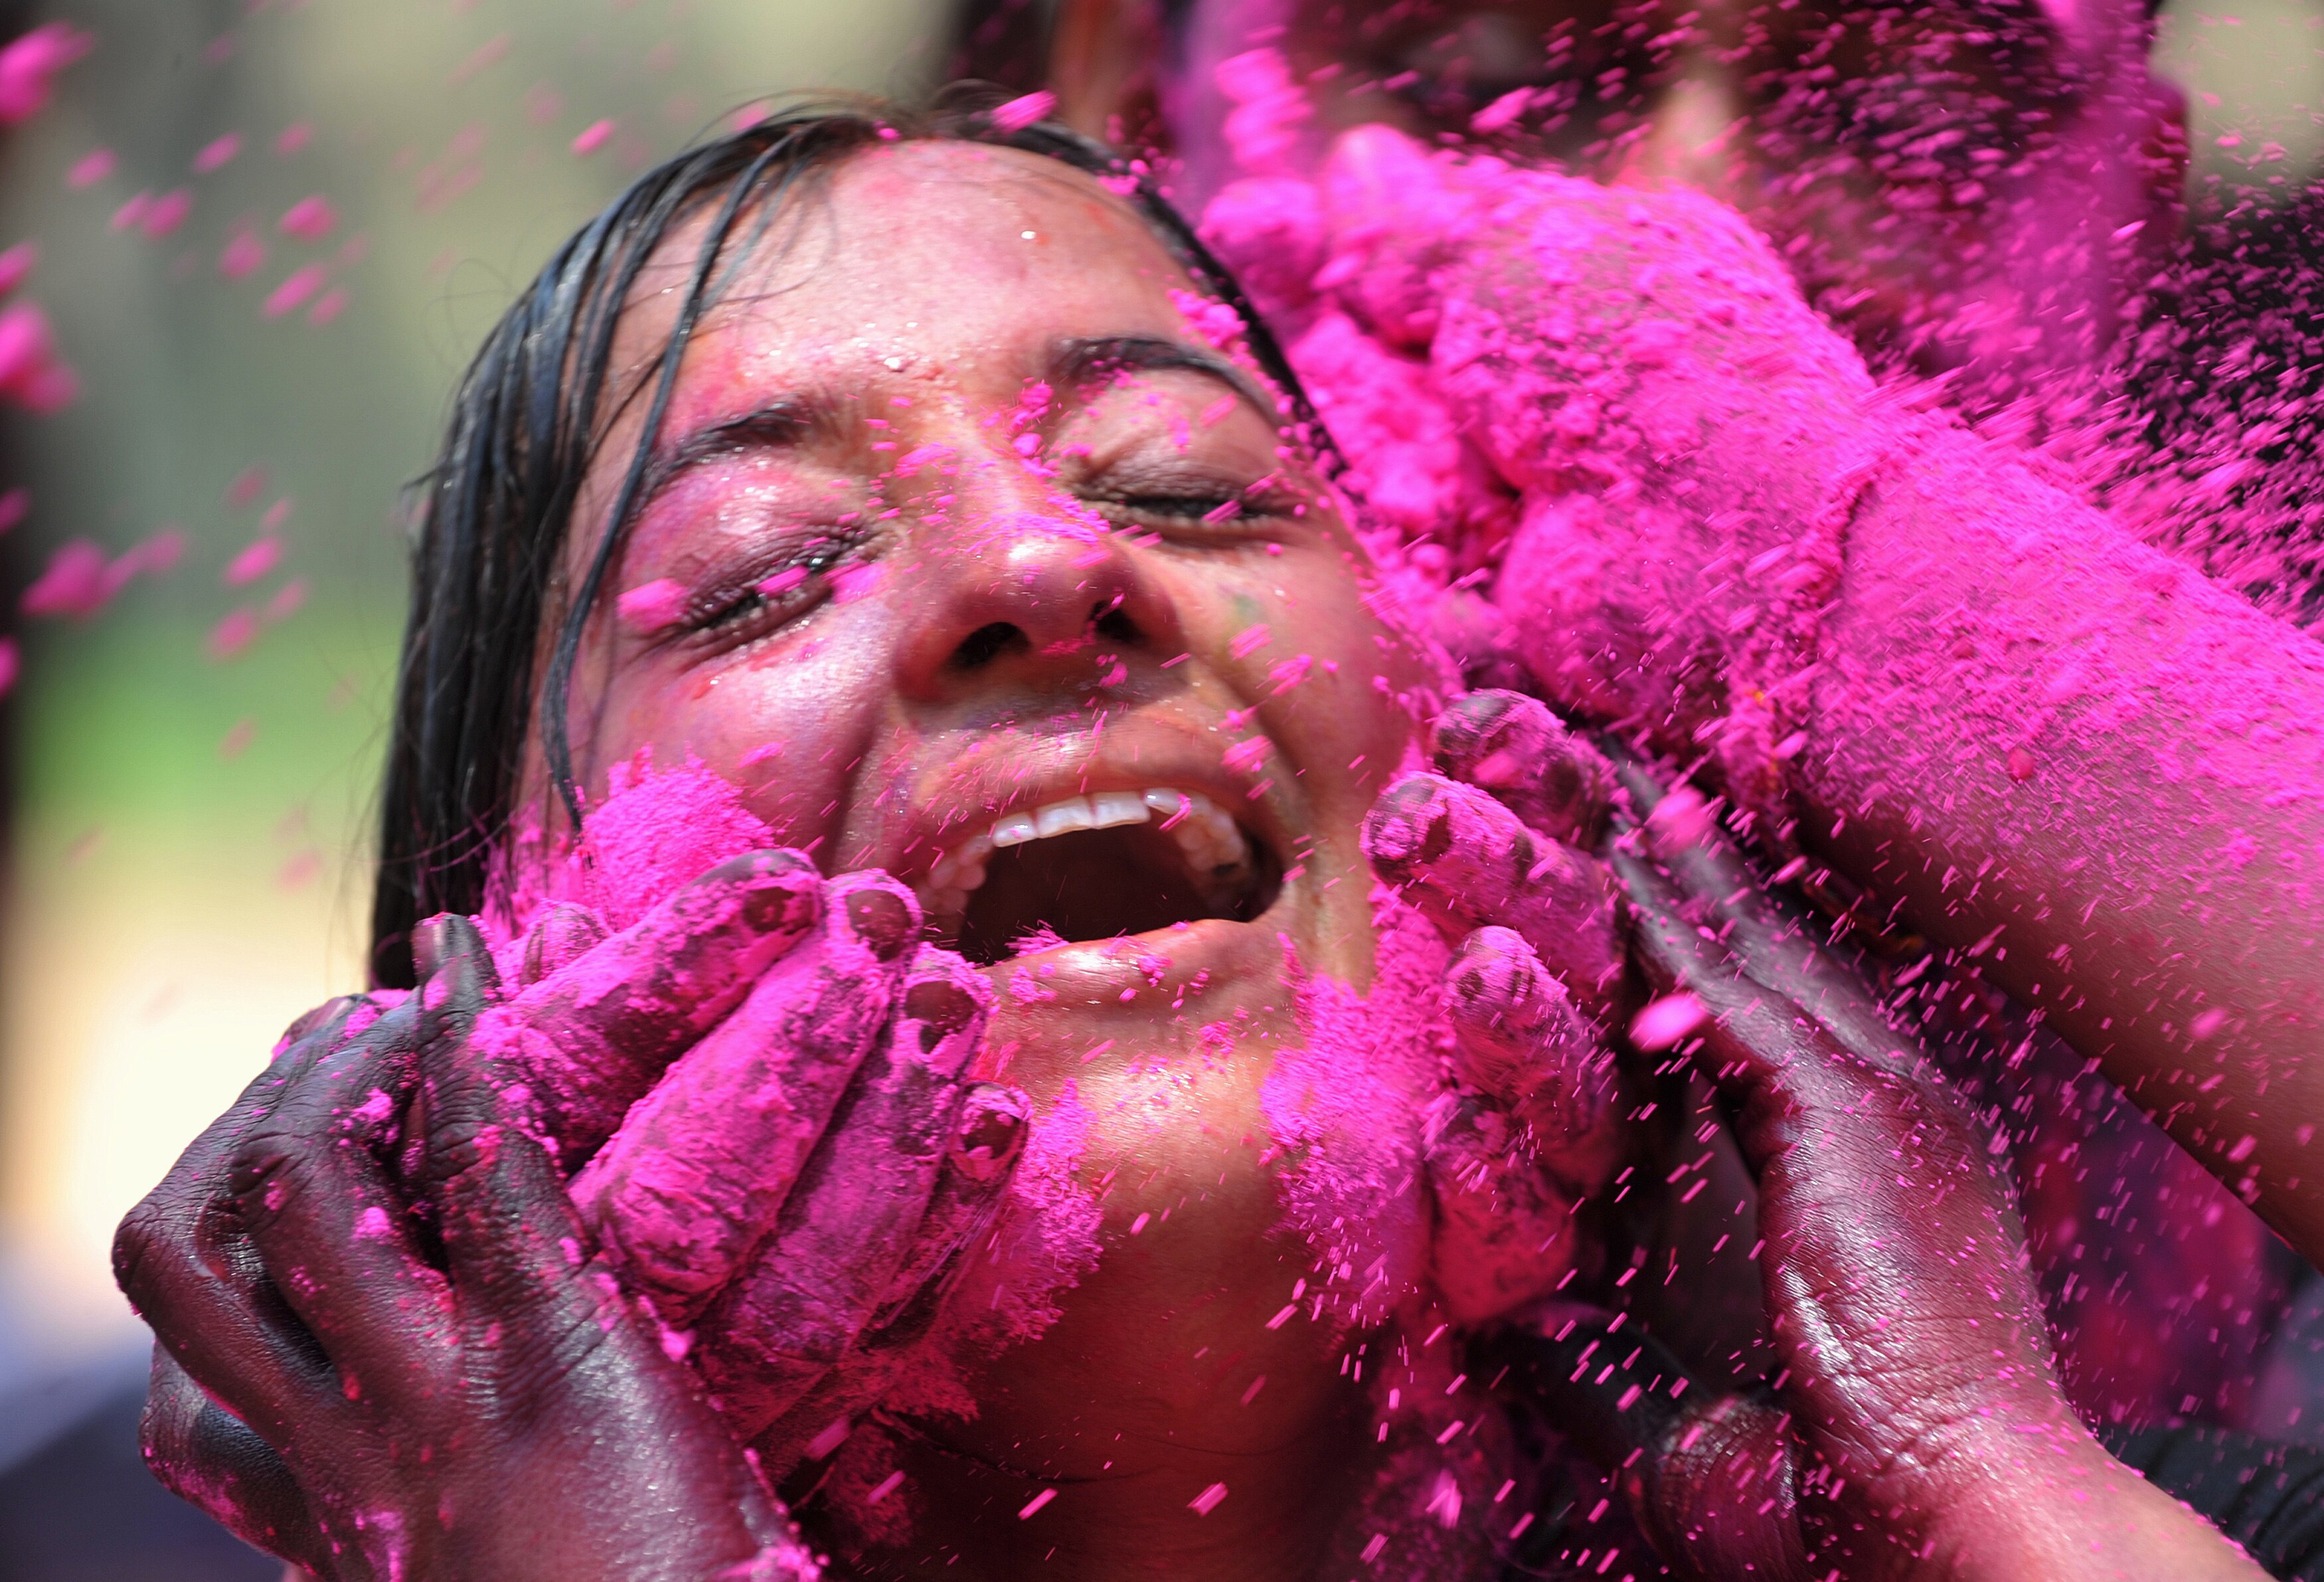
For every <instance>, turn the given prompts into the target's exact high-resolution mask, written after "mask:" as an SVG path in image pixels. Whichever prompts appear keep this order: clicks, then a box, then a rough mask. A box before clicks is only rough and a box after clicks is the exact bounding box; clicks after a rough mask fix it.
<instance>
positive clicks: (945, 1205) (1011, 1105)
mask: <svg viewBox="0 0 2324 1582" xmlns="http://www.w3.org/2000/svg"><path fill="white" fill-rule="evenodd" d="M1032 1115H1033V1106H1032V1101H1031V1100H1029V1099H1028V1098H1027V1097H1026V1096H1024V1095H1023V1094H1022V1093H1019V1091H1017V1090H1016V1089H1015V1088H1013V1087H1001V1086H1000V1085H999V1084H998V1083H991V1082H979V1083H973V1084H971V1085H970V1086H969V1088H968V1091H967V1094H966V1096H964V1098H963V1099H962V1101H961V1103H960V1106H959V1108H958V1109H957V1110H956V1111H955V1112H954V1116H953V1125H952V1139H951V1144H950V1147H949V1149H948V1151H947V1153H946V1157H945V1168H944V1169H943V1170H942V1171H940V1172H939V1173H938V1175H937V1178H936V1191H935V1193H934V1194H933V1196H932V1197H931V1198H930V1199H929V1202H928V1207H927V1213H926V1214H925V1215H924V1216H923V1217H921V1220H920V1224H919V1227H918V1230H917V1232H915V1234H914V1235H913V1236H912V1239H911V1243H910V1247H909V1250H908V1253H907V1254H906V1256H905V1259H904V1262H903V1263H902V1265H901V1266H900V1267H899V1268H898V1269H897V1270H896V1272H895V1273H894V1274H893V1275H892V1276H891V1277H890V1280H889V1282H888V1289H887V1291H886V1292H885V1293H884V1294H883V1295H882V1296H881V1300H880V1301H879V1304H878V1306H877V1307H875V1308H874V1309H873V1310H872V1313H871V1318H870V1319H869V1320H868V1321H867V1322H866V1323H865V1324H864V1326H863V1328H862V1332H861V1334H859V1335H858V1336H857V1337H856V1343H855V1344H856V1355H853V1356H851V1357H848V1358H845V1359H844V1360H843V1363H842V1365H840V1366H838V1367H835V1368H833V1369H831V1370H830V1371H828V1372H826V1373H825V1374H823V1376H822V1377H821V1378H819V1379H817V1380H816V1383H814V1385H813V1386H812V1387H811V1388H809V1389H808V1391H807V1392H806V1394H804V1395H802V1396H801V1397H799V1399H798V1400H797V1401H795V1402H792V1403H791V1404H790V1405H789V1406H788V1408H787V1409H786V1410H785V1411H783V1412H782V1413H781V1415H779V1417H777V1418H775V1419H774V1420H772V1421H771V1422H770V1423H769V1424H768V1425H767V1426H766V1427H764V1428H763V1429H760V1430H759V1431H758V1433H757V1435H756V1437H755V1439H754V1441H753V1443H754V1444H755V1445H756V1447H757V1448H758V1451H759V1453H760V1455H761V1457H764V1458H765V1462H766V1466H767V1467H768V1470H769V1473H770V1476H773V1477H775V1478H776V1479H777V1480H778V1481H779V1480H780V1479H782V1478H783V1477H786V1476H788V1475H789V1473H790V1470H791V1468H792V1467H793V1466H797V1465H798V1461H799V1459H800V1457H802V1456H803V1455H808V1454H813V1455H816V1456H818V1457H819V1456H823V1455H827V1454H828V1453H829V1452H830V1451H831V1450H833V1449H835V1448H837V1444H836V1442H835V1441H834V1440H833V1439H832V1430H833V1429H834V1427H835V1425H836V1426H837V1427H838V1429H839V1432H840V1434H841V1436H842V1437H843V1438H844V1433H845V1425H846V1424H847V1422H848V1421H849V1420H852V1419H853V1418H854V1417H855V1416H856V1414H857V1413H858V1412H860V1411H862V1410H863V1409H864V1408H865V1407H867V1406H870V1405H871V1403H872V1402H876V1401H877V1400H879V1399H880V1398H881V1396H882V1395H883V1394H885V1393H886V1392H887V1390H888V1387H889V1383H890V1380H891V1379H892V1377H893V1376H894V1370H895V1369H896V1368H897V1367H899V1366H901V1365H905V1361H906V1359H908V1357H909V1356H910V1355H911V1351H910V1347H911V1346H913V1345H914V1344H915V1343H917V1342H918V1341H919V1340H920V1339H921V1338H922V1337H925V1336H926V1335H927V1333H928V1331H929V1329H930V1328H932V1327H933V1326H934V1324H935V1322H936V1316H937V1314H938V1313H939V1312H941V1311H942V1309H943V1306H944V1301H945V1298H946V1297H947V1296H948V1295H950V1293H951V1291H952V1290H953V1288H954V1286H955V1285H956V1284H957V1283H958V1281H959V1278H960V1275H961V1272H962V1271H963V1270H964V1268H965V1267H966V1266H967V1265H968V1263H969V1261H970V1260H971V1259H972V1258H973V1257H975V1256H976V1255H977V1254H978V1252H979V1251H980V1249H982V1248H983V1247H984V1246H986V1245H987V1238H988V1237H989V1236H990V1235H991V1234H992V1231H993V1228H994V1226H996V1225H997V1224H998V1223H999V1220H1000V1216H1001V1208H1002V1206H1003V1205H1004V1204H1005V1203H1006V1202H1007V1201H1008V1188H1009V1180H1010V1173H1011V1171H1012V1170H1014V1169H1015V1167H1016V1163H1017V1161H1018V1158H1019V1155H1020V1154H1021V1153H1022V1152H1023V1149H1024V1143H1025V1139H1026V1136H1027V1134H1028V1131H1029V1130H1030V1128H1031V1124H1032Z"/></svg>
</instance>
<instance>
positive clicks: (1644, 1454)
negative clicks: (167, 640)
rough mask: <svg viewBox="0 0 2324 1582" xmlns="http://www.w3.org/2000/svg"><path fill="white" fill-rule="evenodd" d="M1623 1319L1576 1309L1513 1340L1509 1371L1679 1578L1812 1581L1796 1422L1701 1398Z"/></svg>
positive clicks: (1507, 1341) (1764, 1409)
mask: <svg viewBox="0 0 2324 1582" xmlns="http://www.w3.org/2000/svg"><path fill="white" fill-rule="evenodd" d="M1624 1322H1625V1316H1623V1315H1616V1314H1610V1313H1606V1312H1601V1311H1600V1310H1598V1309H1594V1308H1585V1307H1582V1306H1579V1305H1567V1306H1563V1307H1560V1308H1557V1309H1554V1311H1553V1315H1552V1316H1551V1317H1550V1318H1548V1319H1546V1320H1545V1321H1544V1322H1543V1323H1542V1324H1540V1325H1539V1326H1538V1327H1520V1328H1512V1329H1510V1330H1508V1331H1505V1332H1504V1333H1503V1334H1502V1335H1501V1336H1500V1337H1498V1338H1497V1339H1496V1341H1495V1342H1494V1346H1495V1347H1496V1349H1497V1351H1498V1352H1499V1357H1498V1361H1499V1362H1501V1363H1505V1364H1507V1365H1508V1368H1509V1371H1510V1374H1511V1375H1512V1376H1513V1377H1515V1378H1517V1379H1518V1380H1520V1381H1521V1382H1522V1383H1524V1385H1525V1386H1526V1392H1527V1393H1528V1394H1530V1395H1531V1397H1532V1398H1533V1399H1534V1400H1535V1401H1536V1402H1539V1403H1540V1404H1541V1406H1542V1407H1543V1409H1544V1411H1545V1415H1546V1416H1547V1417H1548V1419H1549V1420H1551V1421H1552V1422H1554V1423H1555V1424H1556V1425H1557V1426H1558V1428H1559V1429H1561V1430H1562V1431H1563V1432H1564V1433H1565V1434H1566V1436H1567V1437H1568V1438H1569V1439H1572V1440H1573V1442H1574V1444H1575V1445H1576V1446H1577V1447H1578V1448H1580V1449H1581V1450H1582V1452H1583V1453H1584V1454H1585V1455H1587V1456H1588V1457H1590V1458H1591V1460H1592V1461H1594V1462H1596V1463H1597V1464H1598V1466H1600V1468H1602V1469H1603V1470H1605V1471H1606V1472H1608V1473H1609V1474H1611V1475H1613V1476H1615V1477H1616V1479H1617V1480H1618V1483H1619V1484H1620V1485H1621V1489H1622V1493H1623V1496H1624V1498H1625V1499H1626V1500H1627V1502H1628V1504H1629V1507H1630V1511H1631V1513H1632V1515H1633V1516H1634V1517H1635V1518H1636V1519H1637V1523H1638V1527H1639V1530H1640V1531H1643V1532H1644V1533H1645V1534H1646V1538H1647V1540H1648V1541H1650V1542H1651V1543H1652V1544H1653V1545H1654V1546H1655V1552H1656V1553H1657V1554H1659V1555H1660V1556H1661V1557H1662V1559H1663V1561H1664V1563H1665V1564H1666V1565H1668V1566H1669V1567H1670V1568H1671V1570H1672V1572H1673V1573H1674V1575H1676V1576H1678V1577H1683V1578H1686V1579H1687V1582H1724V1579H1725V1578H1729V1577H1755V1578H1766V1582H1808V1577H1809V1571H1808V1559H1807V1551H1806V1549H1805V1547H1804V1545H1803V1542H1802V1540H1801V1537H1800V1526H1799V1520H1798V1516H1797V1513H1796V1512H1795V1509H1794V1498H1793V1487H1794V1485H1793V1469H1794V1466H1796V1465H1797V1461H1798V1457H1799V1453H1800V1452H1799V1448H1798V1445H1797V1442H1796V1440H1795V1439H1794V1437H1793V1435H1792V1431H1791V1420H1790V1419H1789V1418H1788V1417H1787V1416H1785V1415H1784V1413H1783V1412H1781V1411H1777V1410H1776V1409H1775V1407H1773V1406H1770V1405H1767V1404H1766V1403H1765V1402H1761V1401H1758V1400H1756V1399H1754V1398H1752V1397H1750V1396H1748V1395H1720V1394H1718V1393H1717V1392H1713V1391H1709V1390H1704V1389H1701V1388H1700V1387H1699V1386H1698V1385H1697V1384H1696V1382H1695V1381H1694V1379H1693V1378H1692V1376H1691V1375H1690V1374H1688V1373H1687V1370H1686V1368H1685V1365H1683V1364H1682V1363H1681V1362H1680V1361H1679V1360H1678V1359H1677V1358H1676V1357H1675V1356H1674V1355H1671V1353H1670V1352H1669V1351H1668V1350H1666V1349H1665V1347H1664V1346H1662V1345H1661V1343H1660V1342H1658V1341H1656V1340H1655V1339H1654V1338H1653V1337H1651V1336H1648V1335H1646V1334H1644V1333H1643V1332H1641V1331H1639V1330H1637V1329H1635V1328H1631V1329H1625V1328H1624Z"/></svg>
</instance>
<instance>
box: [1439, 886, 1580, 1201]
mask: <svg viewBox="0 0 2324 1582" xmlns="http://www.w3.org/2000/svg"><path fill="white" fill-rule="evenodd" d="M1444 1009H1445V1018H1446V1020H1447V1021H1448V1022H1450V1023H1451V1025H1452V1069H1453V1071H1454V1073H1455V1075H1457V1076H1458V1077H1459V1078H1461V1079H1462V1081H1464V1082H1466V1083H1468V1084H1469V1085H1471V1087H1476V1088H1478V1089H1480V1091H1482V1092H1483V1093H1485V1094H1486V1095H1488V1096H1490V1097H1492V1098H1494V1099H1496V1100H1498V1101H1499V1103H1500V1104H1502V1105H1503V1106H1507V1107H1508V1109H1509V1110H1510V1111H1511V1112H1512V1113H1513V1114H1514V1115H1516V1117H1517V1120H1518V1121H1519V1122H1520V1123H1521V1124H1522V1125H1523V1127H1524V1129H1525V1132H1526V1140H1527V1141H1528V1142H1530V1143H1531V1144H1532V1145H1533V1147H1534V1149H1535V1150H1536V1151H1537V1152H1538V1153H1539V1155H1540V1157H1541V1159H1542V1161H1543V1162H1544V1163H1545V1165H1546V1166H1547V1167H1548V1168H1549V1169H1551V1170H1554V1171H1555V1172H1557V1174H1558V1176H1559V1179H1560V1180H1562V1181H1563V1183H1565V1184H1566V1185H1567V1186H1568V1187H1569V1189H1572V1190H1573V1191H1574V1192H1576V1193H1581V1194H1586V1193H1588V1192H1590V1191H1592V1190H1594V1189H1596V1188H1597V1186H1598V1184H1599V1182H1600V1180H1602V1179H1603V1177H1604V1174H1605V1173H1606V1170H1607V1169H1608V1168H1609V1167H1610V1164H1611V1161H1612V1159H1613V1156H1614V1152H1615V1130H1616V1128H1615V1124H1614V1107H1615V1101H1616V1096H1617V1094H1618V1084H1619V1077H1618V1072H1617V1071H1616V1069H1615V1066H1614V1056H1613V1052H1612V1050H1609V1048H1608V1047H1607V1046H1606V1044H1605V1043H1604V1041H1601V1040H1600V1038H1599V1036H1598V1032H1597V1030H1596V1029H1595V1028H1593V1027H1591V1025H1590V1023H1589V1022H1588V1021H1587V1019H1585V1018H1584V1017H1583V1016H1582V1013H1581V1011H1580V1010H1579V1009H1578V1008H1577V1007H1576V1006H1575V1005H1574V1004H1573V997H1572V995H1569V994H1567V993H1566V990H1565V985H1563V984H1561V983H1559V982H1558V981H1557V979H1556V978H1554V976H1551V975H1550V973H1549V970H1548V969H1547V968H1546V967H1543V966H1542V964H1541V958H1540V957H1539V956H1538V955H1537V954H1535V950H1534V948H1533V947H1532V946H1531V945H1528V944H1527V943H1526V940H1525V937H1524V936H1523V935H1521V934H1519V933H1517V931H1516V930H1512V929H1504V928H1485V929H1479V930H1477V931H1476V932H1475V933H1473V934H1471V935H1470V936H1469V937H1468V938H1467V939H1463V940H1462V942H1461V949H1460V952H1459V954H1458V955H1456V956H1455V957H1454V958H1453V960H1452V967H1451V968H1450V969H1448V970H1447V972H1446V974H1445V977H1444Z"/></svg>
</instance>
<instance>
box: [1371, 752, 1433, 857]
mask: <svg viewBox="0 0 2324 1582" xmlns="http://www.w3.org/2000/svg"><path fill="white" fill-rule="evenodd" d="M1443 783H1444V782H1443V781H1441V780H1438V779H1437V778H1436V777H1435V776H1434V775H1423V774H1416V775H1414V776H1412V777H1411V778H1410V779H1408V780H1406V781H1403V782H1400V783H1398V784H1397V785H1395V786H1392V787H1390V788H1389V789H1388V792H1387V794H1385V795H1384V796H1382V797H1381V798H1380V800H1379V805H1378V806H1376V807H1375V808H1373V810H1372V812H1371V817H1370V818H1369V819H1366V820H1365V828H1364V850H1365V852H1366V854H1367V855H1368V856H1370V857H1371V859H1372V861H1373V862H1374V863H1375V864H1378V865H1381V866H1383V867H1394V868H1398V869H1401V868H1408V867H1412V866H1415V865H1418V864H1422V863H1433V862H1434V861H1435V860H1436V859H1437V858H1439V857H1441V856H1443V855H1444V854H1445V853H1446V852H1448V851H1450V850H1452V819H1451V817H1450V812H1451V810H1450V809H1448V808H1447V807H1446V806H1445V805H1444V800H1443V796H1442V794H1441V792H1442V791H1443Z"/></svg>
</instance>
